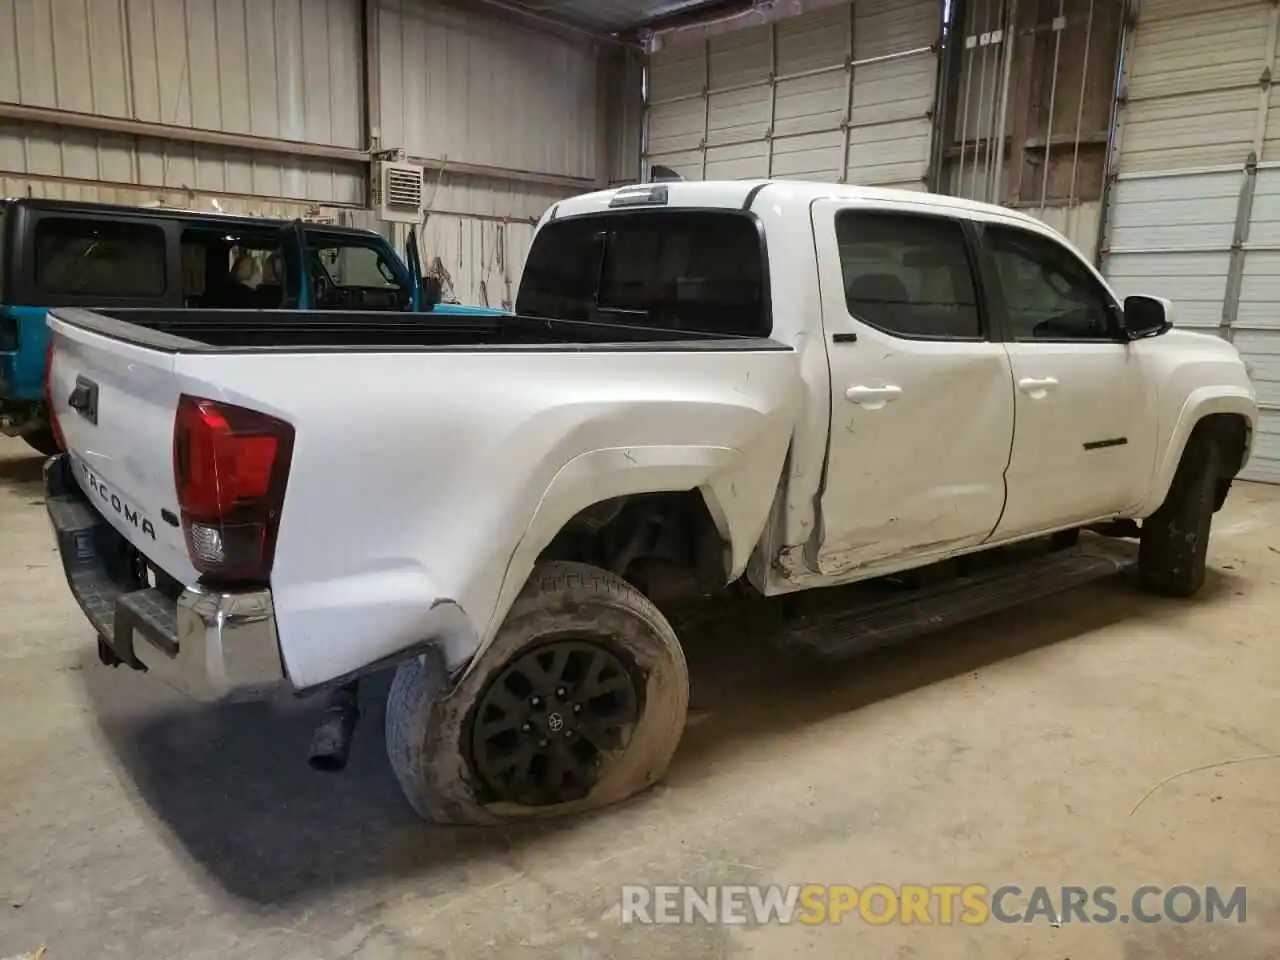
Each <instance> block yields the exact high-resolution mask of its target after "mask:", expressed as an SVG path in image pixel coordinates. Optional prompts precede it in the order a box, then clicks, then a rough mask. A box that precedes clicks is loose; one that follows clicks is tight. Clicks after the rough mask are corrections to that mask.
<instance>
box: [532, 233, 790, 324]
mask: <svg viewBox="0 0 1280 960" xmlns="http://www.w3.org/2000/svg"><path fill="white" fill-rule="evenodd" d="M516 313H517V314H519V315H521V316H531V317H546V318H550V319H561V320H579V321H594V322H599V323H611V324H623V325H627V326H637V327H656V328H663V329H672V330H684V331H693V332H699V333H706V334H708V335H711V336H731V337H732V336H739V337H767V336H769V335H770V333H771V332H772V326H773V323H772V316H771V312H770V304H769V284H768V265H767V262H766V252H765V247H764V240H763V236H762V233H761V231H760V227H759V224H758V222H757V221H756V220H755V218H754V217H752V216H751V215H750V214H747V213H745V212H741V211H731V210H661V211H649V210H646V211H635V212H610V213H602V214H590V215H586V216H580V217H568V218H565V219H562V220H553V221H551V222H549V223H547V224H545V225H544V226H543V227H542V229H540V230H539V231H538V233H537V236H536V237H535V238H534V241H533V246H532V248H531V249H530V251H529V256H528V259H527V260H526V262H525V268H524V274H523V276H522V278H521V281H520V293H519V296H518V297H517V299H516Z"/></svg>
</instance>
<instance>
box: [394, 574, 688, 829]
mask: <svg viewBox="0 0 1280 960" xmlns="http://www.w3.org/2000/svg"><path fill="white" fill-rule="evenodd" d="M443 680H444V677H443V672H442V670H441V669H440V668H439V665H438V663H437V662H436V661H435V660H433V659H432V658H429V657H425V658H416V659H414V660H411V661H409V662H407V663H405V664H402V665H401V666H400V668H399V669H398V670H397V671H396V677H395V680H394V682H393V683H392V686H391V693H390V696H389V697H388V701H387V754H388V756H389V757H390V760H391V765H392V768H393V769H394V771H395V774H396V778H397V779H398V780H399V782H400V786H401V788H402V789H403V790H404V793H405V796H406V797H407V798H408V800H409V802H410V803H411V804H412V805H413V807H414V809H415V810H417V812H418V813H419V814H420V815H421V816H422V817H424V818H426V819H428V820H433V821H436V822H440V823H472V824H476V823H480V824H492V823H500V822H503V821H509V820H519V819H528V818H534V817H549V816H557V815H561V814H566V813H573V812H578V811H582V810H589V809H594V808H596V807H601V806H605V805H607V804H610V803H615V802H617V801H619V800H623V799H625V798H627V797H629V796H632V795H633V794H635V793H638V792H640V791H641V790H643V789H645V788H646V787H648V786H650V785H651V784H653V783H654V782H655V781H656V780H657V779H658V778H659V777H661V776H662V774H663V773H664V772H665V771H666V769H667V765H668V764H669V763H670V760H671V757H672V755H673V754H674V753H675V750H676V746H677V744H678V743H679V742H680V737H681V735H682V733H683V731H684V723H685V717H686V714H687V713H688V706H689V674H688V668H687V666H686V664H685V658H684V652H683V650H682V649H681V647H680V643H679V640H677V638H676V635H675V632H674V631H673V630H672V628H671V625H670V624H669V623H668V622H667V620H666V618H665V617H663V615H662V614H661V613H659V612H658V609H657V608H656V607H655V606H654V605H653V604H652V603H651V602H650V601H649V600H648V599H647V598H646V597H644V595H642V594H641V593H640V592H639V591H637V590H636V589H635V588H634V587H632V586H631V585H630V584H628V583H627V582H626V581H625V580H623V579H622V578H620V577H617V576H615V575H613V574H611V573H608V572H606V571H604V570H600V569H598V568H596V567H591V566H588V565H587V564H582V563H547V564H543V565H540V566H539V567H538V568H537V569H535V570H534V572H533V575H532V576H531V577H530V578H529V582H528V583H527V584H526V585H525V588H524V590H523V591H522V592H521V594H520V596H519V597H518V598H517V599H516V602H515V603H514V604H513V605H512V608H511V612H510V613H509V614H508V616H507V619H506V621H505V622H504V623H503V625H502V627H501V629H500V630H499V631H498V635H497V636H496V637H495V638H494V640H493V643H492V644H491V645H490V646H489V647H488V648H487V649H486V650H485V651H484V653H483V654H482V655H481V658H480V662H479V663H477V664H475V665H474V667H473V668H472V669H471V670H470V672H469V673H468V674H467V675H466V676H465V677H464V678H463V679H462V680H461V681H460V682H459V684H458V687H457V688H456V689H455V690H454V691H453V692H452V693H450V694H447V695H443V694H442V693H441V691H442V687H443Z"/></svg>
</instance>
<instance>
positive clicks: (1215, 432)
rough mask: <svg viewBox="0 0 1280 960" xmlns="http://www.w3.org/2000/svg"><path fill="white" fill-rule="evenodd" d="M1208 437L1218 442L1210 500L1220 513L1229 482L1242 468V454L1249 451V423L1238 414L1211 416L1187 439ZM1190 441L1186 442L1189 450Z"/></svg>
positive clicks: (1201, 421) (1203, 420)
mask: <svg viewBox="0 0 1280 960" xmlns="http://www.w3.org/2000/svg"><path fill="white" fill-rule="evenodd" d="M1204 433H1209V434H1211V435H1212V436H1214V437H1215V438H1216V439H1217V441H1218V452H1219V454H1220V455H1221V458H1222V459H1221V462H1220V465H1219V466H1220V469H1219V473H1218V484H1217V490H1216V492H1215V497H1214V505H1213V509H1214V510H1221V509H1222V505H1223V504H1224V503H1226V501H1227V494H1228V493H1229V492H1230V491H1231V481H1233V480H1234V479H1235V477H1236V474H1237V473H1239V472H1240V468H1241V467H1242V466H1243V465H1244V455H1245V451H1246V450H1247V449H1248V447H1249V421H1248V420H1246V419H1245V418H1244V417H1242V416H1240V415H1239V414H1238V413H1213V414H1210V415H1209V416H1207V417H1204V418H1203V419H1201V420H1200V421H1199V422H1198V423H1197V424H1196V425H1195V429H1194V430H1192V431H1191V436H1192V437H1195V436H1197V435H1201V434H1204ZM1190 445H1191V438H1190V437H1188V438H1187V446H1188V447H1190Z"/></svg>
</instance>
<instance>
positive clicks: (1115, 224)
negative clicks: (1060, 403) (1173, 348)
mask: <svg viewBox="0 0 1280 960" xmlns="http://www.w3.org/2000/svg"><path fill="white" fill-rule="evenodd" d="M1278 42H1280V6H1277V4H1275V3H1273V2H1271V0H1146V2H1145V3H1144V4H1143V5H1142V6H1141V9H1140V10H1138V16H1137V20H1136V25H1135V26H1134V28H1133V29H1132V30H1131V31H1130V35H1129V39H1128V44H1127V49H1126V54H1125V73H1124V78H1123V85H1122V104H1121V108H1120V111H1119V123H1118V127H1117V131H1116V138H1115V143H1114V147H1113V158H1112V169H1113V170H1114V171H1115V173H1116V179H1115V182H1114V183H1113V185H1112V187H1111V195H1110V203H1109V208H1108V212H1107V224H1106V236H1105V240H1104V246H1103V267H1104V270H1105V272H1106V274H1107V275H1108V277H1109V278H1110V279H1111V281H1112V283H1113V284H1115V286H1116V288H1117V290H1118V292H1120V293H1121V294H1122V295H1124V294H1128V293H1138V292H1146V293H1151V292H1155V293H1158V294H1160V295H1162V296H1167V297H1169V298H1171V299H1172V300H1173V301H1174V303H1175V304H1176V307H1177V310H1178V321H1177V322H1178V323H1179V325H1181V326H1183V327H1187V328H1190V329H1199V330H1202V331H1205V332H1213V333H1217V334H1218V335H1220V336H1223V337H1226V338H1227V339H1229V340H1231V341H1233V342H1234V343H1235V344H1236V346H1237V347H1238V348H1239V349H1240V352H1241V353H1242V355H1243V356H1244V357H1245V359H1246V361H1248V362H1249V364H1250V365H1251V367H1252V369H1253V376H1254V384H1255V386H1256V388H1257V391H1258V399H1259V401H1260V403H1261V405H1262V407H1263V416H1262V423H1261V429H1260V430H1259V434H1258V436H1257V437H1256V438H1255V450H1254V455H1253V458H1252V461H1251V463H1250V465H1249V467H1248V468H1246V473H1245V476H1246V477H1247V478H1249V479H1257V480H1266V481H1269V482H1273V483H1280V282H1278V281H1277V279H1276V278H1277V276H1280V119H1278V118H1277V117H1276V116H1275V114H1276V112H1277V110H1280V98H1276V97H1275V96H1274V95H1273V94H1272V92H1271V90H1272V86H1271V77H1272V74H1273V73H1274V72H1275V70H1276V66H1277V61H1276V53H1277V43H1278Z"/></svg>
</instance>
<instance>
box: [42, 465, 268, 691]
mask: <svg viewBox="0 0 1280 960" xmlns="http://www.w3.org/2000/svg"><path fill="white" fill-rule="evenodd" d="M44 487H45V507H46V509H47V510H48V512H49V521H50V523H51V524H52V525H53V530H54V535H55V536H56V537H57V541H58V552H59V553H60V554H61V556H62V567H63V571H64V572H65V573H66V577H67V584H68V586H70V588H71V593H72V595H73V596H74V597H75V598H76V602H77V603H78V604H79V605H80V609H81V610H83V611H84V614H85V616H86V617H88V618H89V622H90V623H92V624H93V626H94V629H95V630H97V631H98V635H99V637H100V638H101V641H102V643H103V644H104V645H105V646H106V647H107V648H108V649H109V651H110V654H111V658H112V659H114V660H118V661H120V662H122V663H125V664H128V665H129V666H131V667H134V668H135V669H139V670H146V671H148V672H154V673H156V674H159V675H160V676H162V677H163V678H164V679H165V680H166V681H168V682H169V683H170V684H172V685H173V686H175V687H177V688H178V689H179V690H182V691H183V692H184V693H186V694H188V695H189V696H192V697H194V698H196V699H198V700H204V701H218V700H253V699H260V698H262V697H265V696H269V695H270V694H271V693H272V692H273V691H274V690H275V689H276V688H277V687H279V686H280V685H281V684H282V683H284V681H285V673H284V668H283V665H282V662H281V659H280V643H279V640H278V638H277V636H276V621H275V611H274V609H273V607H272V601H271V591H270V590H268V589H261V590H246V591H229V592H220V591H211V590H207V589H205V588H203V587H199V586H195V587H187V588H185V589H182V590H181V591H180V592H179V591H178V590H162V589H161V588H160V587H149V586H147V585H146V582H145V580H144V579H143V575H142V574H143V568H144V566H145V565H146V563H147V561H146V559H145V558H144V557H142V556H141V555H140V554H139V553H138V552H137V551H136V550H134V548H133V547H132V546H130V545H129V543H128V541H127V540H125V538H124V537H123V536H121V535H120V533H119V532H117V531H116V529H115V528H114V527H112V526H111V524H110V523H108V522H107V520H106V519H105V518H104V517H103V516H102V514H100V513H99V512H98V510H97V509H96V507H95V506H94V504H93V503H92V501H90V500H89V499H88V498H87V497H85V495H84V493H83V492H82V491H81V490H80V487H79V486H78V485H77V484H76V482H75V479H74V478H73V476H72V472H71V469H70V458H69V457H68V456H67V455H66V454H59V455H58V456H55V457H50V458H49V460H48V462H47V463H46V464H45V468H44ZM175 594H176V596H175Z"/></svg>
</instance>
